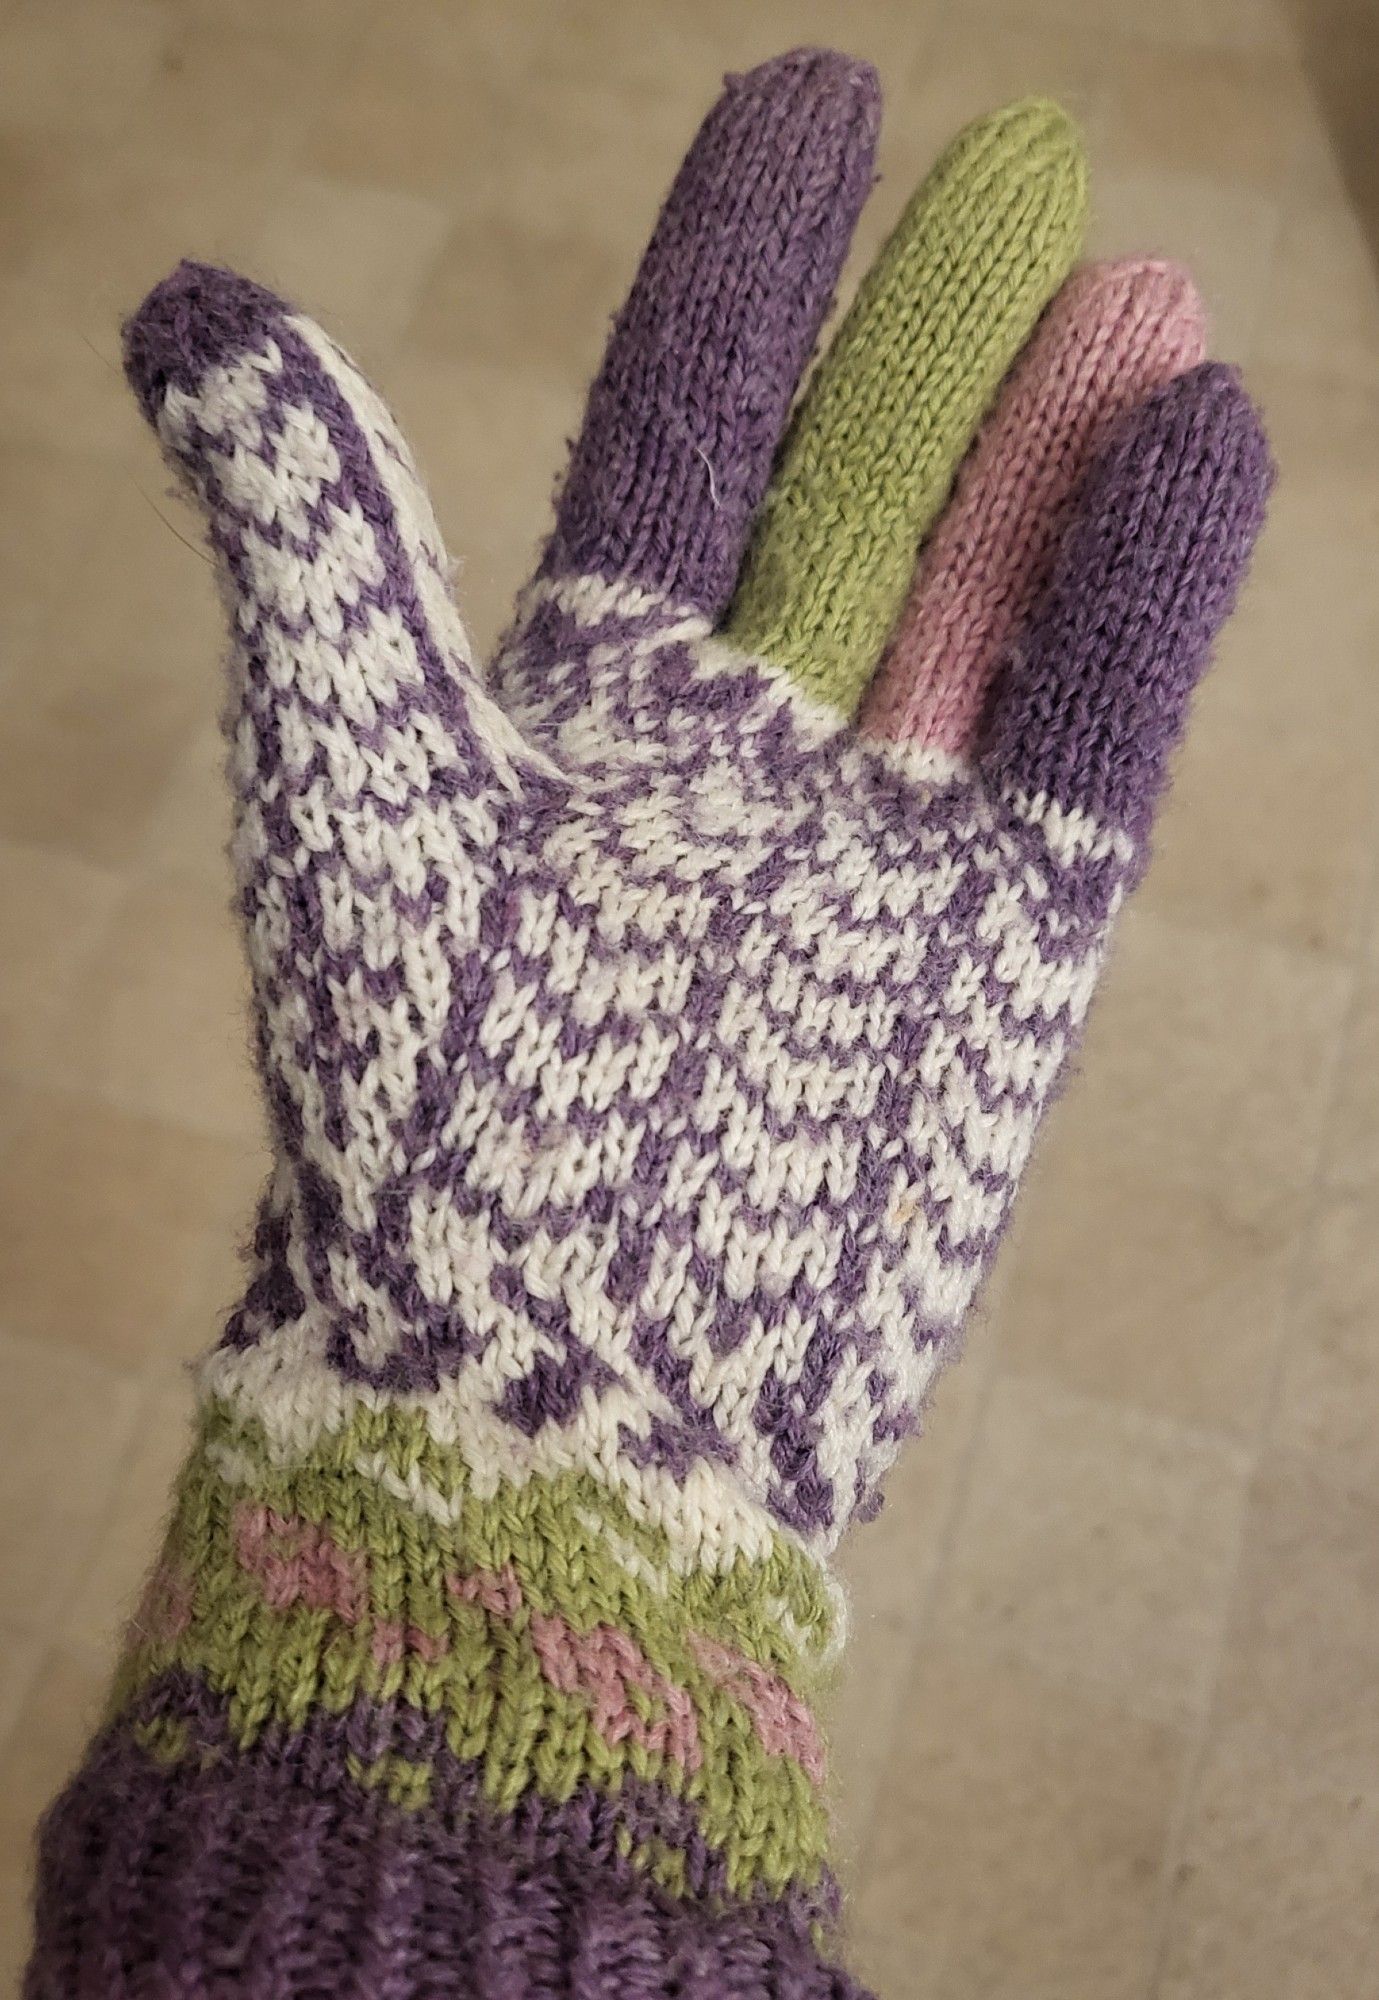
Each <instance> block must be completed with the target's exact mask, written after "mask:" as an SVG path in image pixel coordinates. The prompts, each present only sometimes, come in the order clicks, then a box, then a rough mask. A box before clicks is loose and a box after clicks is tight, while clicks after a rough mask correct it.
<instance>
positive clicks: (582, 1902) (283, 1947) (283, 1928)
mask: <svg viewBox="0 0 1379 2000" xmlns="http://www.w3.org/2000/svg"><path fill="white" fill-rule="evenodd" d="M422 1733H423V1734H424V1731H423V1732H422ZM417 1736H418V1730H417V1724H416V1720H415V1717H414V1716H412V1715H409V1714H407V1713H406V1712H405V1711H404V1710H403V1709H402V1708H401V1707H399V1706H397V1705H394V1707H393V1708H392V1710H391V1711H385V1710H374V1711H372V1712H366V1711H364V1710H360V1709H356V1710H353V1711H350V1712H349V1713H347V1714H345V1715H343V1716H325V1715H319V1714H318V1715H317V1716H315V1717H314V1718H313V1719H312V1720H311V1721H309V1722H308V1723H307V1724H306V1725H305V1726H304V1727H303V1728H301V1729H299V1730H295V1731H293V1730H289V1729H286V1728H284V1727H283V1726H281V1725H275V1726H274V1727H272V1728H270V1729H269V1730H267V1731H265V1732H264V1734H263V1735H262V1736H261V1737H260V1739H259V1741H258V1742H257V1743H256V1745H255V1746H254V1748H253V1749H252V1750H251V1751H248V1752H237V1751H235V1750H234V1749H233V1747H231V1745H230V1743H229V1740H228V1732H227V1725H226V1715H225V1709H224V1706H223V1704H220V1703H217V1702H216V1701H215V1700H214V1699H212V1698H209V1697H208V1696H207V1695H206V1694H205V1691H204V1690H201V1689H198V1688H197V1687H195V1686H194V1684H192V1683H191V1682H190V1681H189V1680H188V1679H187V1678H186V1677H177V1676H173V1677H170V1678H167V1679H165V1680H164V1681H163V1682H161V1683H160V1684H159V1685H158V1686H157V1687H156V1688H154V1689H152V1690H150V1691H148V1692H147V1693H146V1695H145V1696H144V1697H143V1698H142V1699H141V1700H140V1702H139V1703H138V1704H137V1705H136V1707H135V1709H134V1710H132V1711H130V1712H129V1713H127V1714H126V1715H125V1716H124V1717H123V1718H121V1720H120V1721H119V1722H117V1723H116V1724H114V1725H112V1727H111V1728H110V1729H109V1730H108V1731H107V1733H106V1734H105V1736H104V1737H103V1738H102V1739H101V1740H100V1741H99V1742H98V1743H97V1745H96V1746H95V1748H94V1750H93V1753H92V1755H91V1757H90V1758H89V1759H88V1762H87V1764H86V1765H85V1766H84V1768H83V1769H82V1771H81V1772H80V1773H79V1775H78V1776H77V1778H76V1779H75V1780H74V1781H73V1783H72V1784H71V1785H70V1787H69V1788H68V1790H67V1792H66V1793H65V1794H64V1796H63V1797H62V1798H61V1799H60V1800H59V1801H58V1803H57V1805H56V1806H55V1807H54V1808H53V1811H52V1812H51V1814H50V1815H49V1818H48V1820H47V1822H46V1823H45V1826H44V1829H43V1833H42V1865H41V1871H40V1885H41V1886H40V1894H39V1901H38V1909H37V1947H36V1950H35V1954H34V1958H33V1960H32V1963H31V1965H30V1968H29V1974H28V1980H27V1985H26V1988H25V1993H26V2000H97V1996H99V2000H136V1996H138V2000H147V1996H151V1995H154V1994H165V1993H166V1994H173V1993H176V1994H195V1995H197V1996H198V2000H231V1996H233V2000H270V1997H271V2000H289V1996H292V1997H293V2000H295V1996H299V1995H305V1994H307V1993H329V1994H331V1995H332V1997H333V2000H366V1996H367V2000H389V1997H391V1996H403V1995H410V1994H416V1993H440V1992H455V1993H460V1992H463V1993H465V1994H466V1995H472V1996H473V2000H605V1996H607V2000H671V1996H675V2000H721V1996H722V1995H724V1994H727V1993H732V1994H734V1995H738V1996H741V2000H757V1996H760V2000H864V1996H863V1995H862V1994H861V1992H860V1989H859V1988H858V1987H856V1986H855V1985H854V1984H853V1983H852V1982H851V1981H850V1980H848V1979H847V1978H846V1976H845V1975H843V1974H842V1973H840V1972H837V1971H835V1970H832V1969H830V1968H829V1967H828V1966H827V1965H826V1964H825V1962H824V1960H823V1958H822V1957H821V1956H820V1953H819V1950H818V1948H817V1946H816V1943H815V1941H814V1938H813V1937H812V1936H811V1931H817V1922H811V1920H810V1918H809V1916H808V1914H807V1911H806V1909H805V1907H804V1905H803V1903H802V1902H801V1901H800V1900H799V1899H797V1898H792V1897H790V1896H785V1897H773V1896H769V1895H767V1894H765V1893H763V1892H760V1891H759V1892H758V1893H757V1894H755V1895H752V1896H749V1897H746V1898H735V1897H732V1896H730V1895H726V1894H723V1893H719V1894H711V1893H709V1892H708V1891H707V1888H704V1889H703V1890H702V1891H701V1893H699V1894H695V1895H684V1896H679V1897H677V1896H675V1895H673V1894H672V1893H671V1892H670V1891H669V1890H667V1889H665V1888H662V1887H660V1886H659V1885H658V1884H657V1883H656V1882H654V1881H653V1880H652V1879H651V1878H650V1877H649V1876H648V1875H647V1873H646V1872H645V1871H644V1869H643V1868H642V1867H641V1866H640V1865H639V1856H638V1855H637V1854H636V1853H635V1852H631V1851H629V1828H630V1827H631V1825H632V1824H634V1823H635V1821H636V1818H637V1808H636V1799H635V1794H636V1789H637V1788H636V1787H635V1786H634V1787H632V1793H633V1797H632V1798H622V1799H616V1800H615V1799H613V1798H611V1797H610V1796H609V1795H607V1794H606V1793H605V1792H603V1791H602V1790H601V1789H600V1787H599V1786H598V1785H597V1784H596V1783H594V1782H584V1783H581V1784H580V1785H578V1786H576V1787H575V1789H574V1791H573V1792H572V1793H571V1795H570V1796H569V1797H568V1798H567V1799H564V1800H562V1801H559V1802H555V1801H551V1800H546V1799H543V1798H541V1797H540V1796H539V1795H537V1794H536V1793H534V1792H532V1793H528V1794H526V1795H525V1796H524V1797H522V1798H521V1799H519V1800H518V1801H516V1802H515V1803H514V1804H512V1805H511V1806H510V1807H508V1808H507V1809H506V1810H504V1809H500V1808H497V1807H495V1806H493V1805H492V1804H491V1803H489V1802H487V1801H486V1800H485V1799H484V1798H483V1797H482V1793H481V1788H480V1786H479V1784H478V1783H477V1781H476V1774H475V1771H474V1769H473V1767H472V1766H466V1765H465V1764H464V1763H462V1762H461V1761H460V1760H457V1759H454V1758H453V1757H448V1756H447V1755H446V1753H445V1752H444V1751H441V1752H440V1753H439V1754H438V1755H436V1756H434V1757H433V1758H432V1759H431V1760H430V1762H429V1763H428V1764H426V1766H425V1768H426V1770H427V1773H428V1777H427V1782H426V1785H425V1789H426V1791H427V1793H428V1797H427V1798H426V1800H425V1802H424V1803H419V1801H418V1799H417V1797H416V1792H417V1790H418V1787H419V1785H420V1784H421V1782H422V1781H421V1779H420V1777H419V1773H420V1772H421V1771H422V1769H423V1764H422V1762H421V1761H419V1760H418V1757H417V1752H418V1751H419V1750H422V1749H424V1747H425V1746H424V1745H423V1744H422V1743H420V1742H419V1741H418V1740H417ZM390 1742H391V1744H392V1745H393V1747H385V1748H382V1749H381V1750H380V1748H379V1746H380V1744H388V1743H390ZM398 1746H401V1747H398ZM432 1747H433V1748H434V1747H435V1746H432ZM375 1752H376V1753H377V1754H372V1753H375ZM404 1752H410V1753H411V1754H410V1755H408V1754H404ZM655 1818H656V1814H655V1813H652V1814H650V1815H649V1816H648V1824H651V1823H653V1822H654V1820H655ZM658 1838H659V1836H656V1835H653V1836H652V1844H654V1842H655V1841H656V1839H658ZM695 1849H696V1843H695V1842H693V1841H691V1842H690V1844H689V1849H688V1850H687V1852H688V1853H690V1854H691V1855H692V1857H693V1858H692V1859H690V1861H689V1862H688V1864H687V1866H688V1871H689V1872H693V1868H694V1861H695V1860H696V1859H697V1862H698V1865H699V1872H700V1875H701V1878H702V1881H703V1882H704V1883H707V1881H708V1879H709V1878H710V1877H711V1876H712V1874H713V1872H714V1869H713V1865H712V1861H711V1858H710V1857H709V1856H708V1855H707V1854H706V1852H705V1851H704V1849H703V1844H702V1842H700V1843H698V1844H697V1853H696V1852H695Z"/></svg>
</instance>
